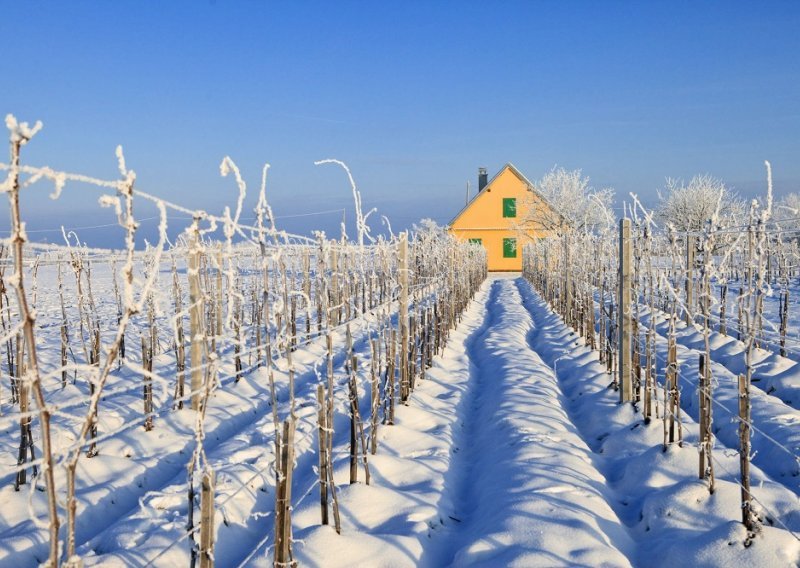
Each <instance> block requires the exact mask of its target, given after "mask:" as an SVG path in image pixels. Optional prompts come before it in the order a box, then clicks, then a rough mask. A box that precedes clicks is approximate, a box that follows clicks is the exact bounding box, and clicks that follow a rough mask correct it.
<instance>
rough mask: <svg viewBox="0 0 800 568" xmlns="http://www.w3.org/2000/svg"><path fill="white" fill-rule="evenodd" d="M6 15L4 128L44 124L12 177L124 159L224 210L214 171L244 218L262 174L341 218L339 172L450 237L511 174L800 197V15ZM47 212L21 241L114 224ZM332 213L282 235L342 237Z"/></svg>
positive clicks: (745, 6)
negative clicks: (769, 187) (507, 169)
mask: <svg viewBox="0 0 800 568" xmlns="http://www.w3.org/2000/svg"><path fill="white" fill-rule="evenodd" d="M0 15H1V17H0V37H2V38H3V40H2V51H1V52H0V114H2V115H5V114H6V113H8V112H11V113H13V114H15V115H16V116H17V117H18V118H20V119H22V120H36V119H41V120H42V121H43V122H44V124H45V129H44V131H43V132H42V133H41V134H39V136H38V137H37V139H36V140H35V141H34V143H32V144H31V145H30V146H28V147H27V148H26V149H25V156H24V158H25V161H27V162H28V163H34V164H48V165H51V166H53V167H57V168H63V169H67V170H70V171H76V172H80V173H86V174H92V175H97V176H101V177H102V176H105V177H115V176H116V161H115V158H114V148H115V146H116V145H117V144H123V146H124V147H125V149H126V155H127V159H128V164H129V166H130V167H131V168H133V169H135V170H136V171H137V173H138V176H139V178H138V179H139V181H138V185H139V187H140V188H142V189H145V190H147V191H150V192H153V193H156V194H158V195H161V196H163V197H165V198H169V199H171V200H174V201H177V202H179V203H183V204H186V205H188V206H190V207H196V208H207V209H210V210H215V211H219V210H221V208H222V206H223V205H225V204H232V203H233V201H234V198H235V192H234V184H233V181H232V180H230V179H222V178H220V177H219V163H220V161H221V159H222V157H223V156H225V155H226V154H229V155H230V156H231V157H232V158H233V159H234V160H235V161H236V162H237V163H238V164H239V166H240V167H241V168H242V171H243V173H244V175H245V178H246V180H247V181H248V182H249V186H250V190H251V195H250V199H248V203H247V206H248V208H252V205H253V204H254V203H255V193H256V191H257V186H258V183H259V179H260V171H261V165H262V163H263V162H265V161H268V162H270V163H271V164H272V169H271V173H270V176H271V177H270V183H269V189H270V199H271V202H272V204H273V207H274V209H275V212H276V215H278V216H289V215H298V214H306V213H314V212H320V211H328V210H335V209H340V208H350V209H352V200H351V198H350V192H349V186H348V184H347V179H346V177H345V175H344V173H343V172H342V171H341V170H339V169H338V168H336V167H334V166H319V167H316V166H314V165H313V162H314V161H315V160H318V159H322V158H338V159H341V160H343V161H345V162H347V163H348V164H349V165H350V167H351V169H352V171H353V173H354V176H355V178H356V181H357V183H358V184H359V187H360V189H361V191H362V193H363V199H364V204H365V207H367V208H368V207H372V206H375V207H378V208H379V209H380V212H381V213H384V214H387V215H388V216H389V217H390V218H391V219H392V220H393V222H394V225H395V227H396V228H402V227H403V226H406V225H409V224H410V223H412V222H413V221H415V220H417V219H419V218H420V217H426V216H429V217H433V218H434V219H436V220H437V221H439V222H441V223H445V222H447V221H448V220H449V219H450V217H451V216H452V215H453V214H454V213H456V212H457V211H458V209H459V208H460V207H461V206H462V205H463V201H464V191H465V185H466V182H467V180H470V181H471V182H472V184H473V188H474V186H475V183H476V177H477V168H478V167H479V166H486V167H488V168H489V172H490V175H492V174H493V173H495V172H496V171H497V170H498V169H499V168H500V167H501V166H502V165H503V164H504V163H505V162H507V161H511V162H513V163H514V164H515V165H517V167H519V168H520V169H521V170H522V171H523V172H524V173H525V174H526V175H527V176H528V177H529V178H531V179H538V178H539V177H541V176H542V175H543V174H544V173H545V172H546V171H547V170H549V169H550V168H551V167H552V166H553V165H555V164H558V165H562V166H565V167H567V168H569V169H572V168H582V169H583V171H584V173H585V174H586V175H588V176H590V177H591V179H592V182H593V183H594V184H595V185H597V186H606V185H610V186H613V187H615V188H616V189H617V194H618V196H619V197H620V199H621V198H622V197H624V196H626V195H627V194H628V192H631V191H633V192H636V193H638V194H639V195H641V196H642V197H643V198H644V199H645V200H646V201H650V202H653V200H654V199H655V190H656V189H657V188H659V187H661V186H663V182H664V178H665V177H667V176H672V177H683V178H687V179H688V178H690V177H691V176H692V175H694V174H697V173H710V174H712V175H715V176H717V177H720V178H722V179H723V180H725V181H726V182H727V183H728V184H730V185H732V186H734V187H735V188H737V189H739V190H740V191H741V192H742V193H745V194H753V193H754V192H755V191H757V190H760V189H761V188H762V187H763V185H764V181H763V180H764V168H763V160H764V159H769V160H771V161H772V164H773V167H774V170H775V178H776V181H777V190H778V191H779V192H788V191H798V190H800V33H798V30H800V2H703V3H699V2H650V1H648V2H638V3H634V2H555V1H548V2H417V1H405V2H393V3H389V2H372V3H370V2H320V3H311V2H264V1H239V2H232V1H223V0H218V1H216V2H201V1H196V2H177V1H169V2H155V1H149V2H148V1H140V2H123V1H114V2H110V1H109V2H43V1H27V2H18V1H13V2H12V1H6V0H3V1H0ZM45 195H46V191H45V189H44V188H41V189H39V190H38V191H37V190H34V192H31V193H30V194H29V196H27V197H26V199H25V202H24V203H23V205H24V207H25V208H26V212H25V216H26V218H27V219H28V222H29V228H30V229H31V230H42V229H50V228H55V227H58V226H59V225H60V224H61V223H66V224H67V225H68V226H85V225H95V224H103V223H110V222H113V218H112V216H111V213H110V212H109V211H106V210H101V209H100V208H99V207H98V206H97V205H96V200H95V197H96V196H97V192H92V191H89V190H86V189H83V188H74V189H73V190H71V191H70V190H69V188H68V191H67V194H66V195H65V196H64V197H63V198H62V200H61V201H59V202H57V203H51V202H48V201H47V199H46V198H45ZM2 214H3V218H2V220H0V222H2V225H0V229H3V228H7V226H8V225H7V221H6V220H5V216H6V214H5V209H3V211H2ZM140 214H141V215H142V216H147V215H152V214H153V210H152V209H148V208H146V207H144V206H143V207H141V208H140ZM339 219H340V217H339V215H338V214H336V213H333V214H331V213H328V214H322V215H315V216H307V217H292V218H286V217H285V218H284V219H282V220H280V221H279V224H280V225H281V226H283V227H285V228H287V229H289V230H292V231H297V232H307V231H309V230H311V229H314V228H320V229H324V230H326V231H327V232H328V234H333V235H336V234H337V233H338V223H339ZM348 225H349V228H350V231H351V236H352V232H353V223H352V218H351V219H350V222H349V223H348ZM144 229H145V230H146V229H147V224H145V227H144ZM115 234H118V231H112V232H108V231H107V230H103V229H91V230H90V229H87V230H84V231H82V232H81V236H82V238H83V239H84V240H86V241H87V242H89V243H91V244H103V242H105V241H106V240H107V239H110V238H111V237H110V235H115ZM31 237H34V238H36V239H37V240H41V239H44V238H48V239H50V240H58V234H56V233H46V232H40V233H33V232H32V233H31ZM109 244H112V243H110V241H109Z"/></svg>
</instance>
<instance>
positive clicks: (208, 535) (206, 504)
mask: <svg viewBox="0 0 800 568" xmlns="http://www.w3.org/2000/svg"><path fill="white" fill-rule="evenodd" d="M215 484H216V479H215V475H214V472H213V471H211V470H210V469H207V470H206V471H204V472H203V479H202V482H201V486H200V568H212V567H213V566H214V485H215Z"/></svg>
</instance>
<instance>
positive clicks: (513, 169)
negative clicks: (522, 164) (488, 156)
mask: <svg viewBox="0 0 800 568" xmlns="http://www.w3.org/2000/svg"><path fill="white" fill-rule="evenodd" d="M506 170H510V171H511V173H513V174H514V175H515V176H517V178H519V180H520V181H521V182H522V183H524V184H525V186H526V187H527V189H528V191H531V192H533V193H534V194H535V195H536V196H537V197H538V198H539V199H541V200H542V202H543V203H544V204H545V205H547V206H548V207H549V208H550V209H551V210H552V211H553V212H555V213H556V215H558V216H559V217H561V218H562V219H564V220H566V218H565V217H564V215H562V214H561V212H560V211H559V210H558V209H556V208H555V207H554V206H553V204H552V203H550V201H549V200H548V199H547V198H546V197H545V196H544V195H542V194H541V192H540V191H539V190H538V189H536V186H535V185H533V183H532V182H531V181H530V180H529V179H528V178H526V177H525V175H524V174H523V173H522V172H521V171H519V170H518V169H517V167H516V166H515V165H514V164H512V163H511V162H506V165H504V166H503V167H502V168H500V171H499V172H497V173H496V174H495V175H494V177H492V179H490V180H489V183H487V184H486V185H485V186H484V188H483V189H482V190H480V191H479V192H478V193H476V194H475V196H474V197H473V198H472V199H470V200H469V203H467V204H466V205H464V207H463V208H462V209H461V211H459V212H458V213H457V214H456V216H455V217H453V218H452V219H451V220H450V222H449V223H448V224H447V226H448V227H452V226H453V223H455V222H456V221H457V220H458V218H459V217H461V215H463V214H464V212H465V211H466V210H467V209H469V208H470V206H471V205H472V204H473V202H474V201H475V200H476V199H478V197H479V196H480V195H482V194H483V192H485V191H486V190H487V189H489V188H490V187H491V186H492V184H493V183H494V181H495V180H496V179H497V178H498V177H500V174H502V173H503V172H504V171H506Z"/></svg>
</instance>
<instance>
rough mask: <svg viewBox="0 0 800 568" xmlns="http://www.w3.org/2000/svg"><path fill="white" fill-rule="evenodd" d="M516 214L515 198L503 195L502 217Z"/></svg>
mask: <svg viewBox="0 0 800 568" xmlns="http://www.w3.org/2000/svg"><path fill="white" fill-rule="evenodd" d="M516 216H517V198H516V197H504V198H503V217H516Z"/></svg>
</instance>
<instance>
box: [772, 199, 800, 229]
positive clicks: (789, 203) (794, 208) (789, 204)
mask: <svg viewBox="0 0 800 568" xmlns="http://www.w3.org/2000/svg"><path fill="white" fill-rule="evenodd" d="M774 219H775V221H777V222H778V224H779V225H780V227H781V228H782V229H791V230H794V229H800V193H789V194H787V195H784V196H783V197H782V198H781V199H780V200H779V201H778V203H776V204H775V212H774Z"/></svg>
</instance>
